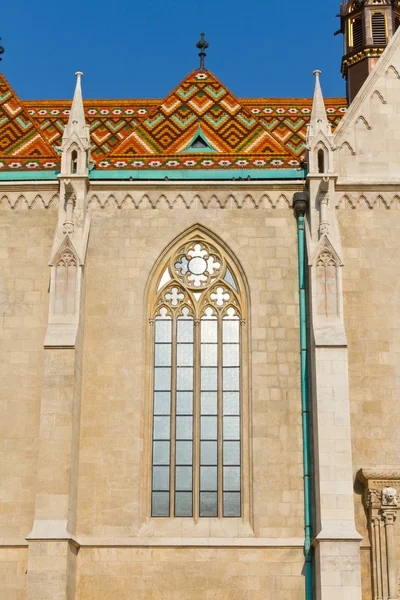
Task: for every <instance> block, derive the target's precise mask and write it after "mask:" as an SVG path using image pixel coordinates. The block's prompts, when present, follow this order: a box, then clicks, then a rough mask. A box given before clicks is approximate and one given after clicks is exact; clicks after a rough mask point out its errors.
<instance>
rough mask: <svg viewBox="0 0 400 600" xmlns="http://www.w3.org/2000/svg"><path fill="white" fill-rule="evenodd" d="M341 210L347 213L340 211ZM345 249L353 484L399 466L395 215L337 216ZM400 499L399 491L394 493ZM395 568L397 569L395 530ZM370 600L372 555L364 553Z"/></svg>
mask: <svg viewBox="0 0 400 600" xmlns="http://www.w3.org/2000/svg"><path fill="white" fill-rule="evenodd" d="M342 206H343V207H344V205H342ZM337 214H338V218H339V222H340V227H341V235H342V244H343V261H344V263H345V266H344V269H343V292H344V307H345V321H346V332H347V338H348V344H349V375H350V403H351V413H352V447H353V464H354V477H355V476H356V473H357V472H358V471H359V469H361V468H363V467H364V468H365V467H371V466H375V465H398V464H399V463H400V446H399V443H398V437H399V430H400V404H399V391H398V390H399V378H400V344H399V339H400V331H399V329H400V280H399V257H400V211H398V210H387V208H385V207H384V205H383V204H382V205H378V206H377V207H376V208H375V209H373V210H370V209H368V208H367V206H366V205H364V208H361V207H360V208H358V209H356V210H353V209H351V208H349V207H348V208H341V209H340V210H338V211H337ZM362 493H363V489H362V486H361V484H360V483H359V482H357V483H356V485H355V507H356V522H357V530H358V531H359V532H360V533H361V534H362V535H363V536H364V541H363V545H364V546H366V545H368V544H369V536H368V531H367V518H366V509H365V506H364V504H363V501H362ZM398 493H399V490H398ZM395 532H396V534H397V543H396V546H397V552H398V557H397V558H398V560H397V565H400V522H398V521H397V522H396V524H395ZM362 555H363V568H364V573H363V574H364V575H365V576H364V577H363V584H364V598H365V600H369V598H370V597H371V595H370V569H369V559H370V557H369V548H366V549H365V550H363V552H362Z"/></svg>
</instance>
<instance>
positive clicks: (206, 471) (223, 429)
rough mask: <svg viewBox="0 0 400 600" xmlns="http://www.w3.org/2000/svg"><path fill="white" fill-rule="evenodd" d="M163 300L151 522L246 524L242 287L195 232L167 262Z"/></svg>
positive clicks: (158, 321)
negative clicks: (242, 520) (227, 520)
mask: <svg viewBox="0 0 400 600" xmlns="http://www.w3.org/2000/svg"><path fill="white" fill-rule="evenodd" d="M155 294H156V297H155V301H154V303H153V305H152V309H151V311H152V315H151V323H152V324H153V327H154V335H153V344H154V345H153V347H154V361H153V365H154V377H153V448H152V499H151V504H152V507H151V514H152V516H153V517H169V516H175V517H195V518H197V517H240V516H241V514H242V502H241V492H242V483H241V482H242V418H241V417H242V381H241V379H242V327H241V325H242V324H243V322H244V321H243V317H244V310H245V307H244V304H245V301H244V297H243V295H244V286H243V282H241V281H240V276H239V275H238V273H237V271H236V270H235V268H233V266H232V265H231V263H230V260H229V257H228V256H227V255H226V253H225V252H224V251H223V250H222V249H221V248H219V247H218V246H217V245H216V244H215V243H211V242H210V241H208V240H207V239H205V238H204V237H202V236H200V235H199V234H196V235H194V237H193V238H192V239H189V240H188V241H187V242H186V243H183V244H182V245H181V246H177V247H176V248H175V250H174V251H172V252H171V254H170V255H169V257H168V258H167V260H166V261H165V262H164V263H163V266H162V268H161V269H160V271H159V281H158V284H157V288H156V290H155Z"/></svg>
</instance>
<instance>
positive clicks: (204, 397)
mask: <svg viewBox="0 0 400 600" xmlns="http://www.w3.org/2000/svg"><path fill="white" fill-rule="evenodd" d="M200 407H201V414H202V415H216V414H217V413H218V394H217V392H201V399H200Z"/></svg>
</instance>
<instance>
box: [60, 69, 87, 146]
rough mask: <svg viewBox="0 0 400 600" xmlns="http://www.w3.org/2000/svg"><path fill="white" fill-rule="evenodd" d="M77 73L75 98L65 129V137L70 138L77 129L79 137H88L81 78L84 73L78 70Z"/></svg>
mask: <svg viewBox="0 0 400 600" xmlns="http://www.w3.org/2000/svg"><path fill="white" fill-rule="evenodd" d="M75 75H76V86H75V93H74V98H73V100H72V106H71V112H70V115H69V119H68V125H67V127H66V128H65V131H64V138H69V137H70V136H71V134H72V133H73V132H74V131H75V132H76V133H77V134H78V136H79V137H84V138H87V132H86V122H85V111H84V108H83V98H82V86H81V78H82V76H83V73H81V72H80V71H78V72H77V73H75Z"/></svg>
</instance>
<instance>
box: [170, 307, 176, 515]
mask: <svg viewBox="0 0 400 600" xmlns="http://www.w3.org/2000/svg"><path fill="white" fill-rule="evenodd" d="M176 329H177V319H176V318H174V319H173V322H172V364H171V366H172V373H171V463H170V464H171V469H170V484H169V488H170V492H169V493H170V496H169V516H170V518H171V519H172V518H174V516H175V469H176V466H175V463H176V460H175V457H176V381H177V359H176V355H177V335H176Z"/></svg>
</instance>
